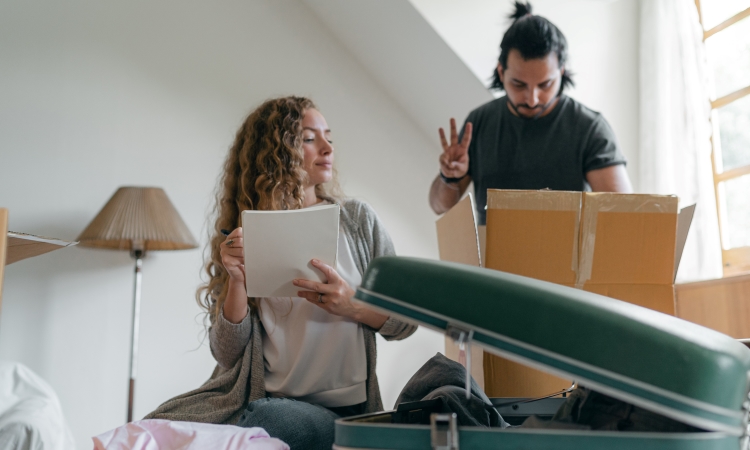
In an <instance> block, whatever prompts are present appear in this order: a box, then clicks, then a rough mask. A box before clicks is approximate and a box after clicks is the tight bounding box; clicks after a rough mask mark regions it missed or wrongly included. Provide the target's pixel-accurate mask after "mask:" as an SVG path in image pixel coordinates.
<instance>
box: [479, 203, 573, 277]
mask: <svg viewBox="0 0 750 450" xmlns="http://www.w3.org/2000/svg"><path fill="white" fill-rule="evenodd" d="M493 193H494V194H493ZM581 197H582V193H581V192H569V191H550V190H541V191H514V190H501V189H488V190H487V209H512V210H520V211H577V212H579V213H580V211H581ZM580 227H581V216H580V214H579V215H578V217H577V218H576V224H575V231H574V236H573V252H572V253H573V258H571V263H570V267H571V269H572V270H573V272H574V273H575V275H576V279H578V266H579V263H578V259H579V258H578V248H579V247H580V246H579V241H578V239H579V235H580V232H579V231H580Z"/></svg>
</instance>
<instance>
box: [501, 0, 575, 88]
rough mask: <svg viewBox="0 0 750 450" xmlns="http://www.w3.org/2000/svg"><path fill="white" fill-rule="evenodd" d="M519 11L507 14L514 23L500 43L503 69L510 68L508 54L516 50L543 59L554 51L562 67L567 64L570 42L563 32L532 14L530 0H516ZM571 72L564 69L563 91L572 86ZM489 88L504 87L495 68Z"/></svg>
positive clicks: (561, 86) (525, 56)
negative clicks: (524, 1)
mask: <svg viewBox="0 0 750 450" xmlns="http://www.w3.org/2000/svg"><path fill="white" fill-rule="evenodd" d="M515 7H516V10H515V12H514V13H513V14H511V15H510V16H508V18H509V19H511V20H513V24H512V25H511V26H510V28H508V31H506V32H505V35H504V36H503V40H502V41H501V42H500V57H499V58H498V61H499V62H500V64H501V65H502V66H503V69H507V68H508V53H510V51H511V50H512V49H516V50H518V51H519V52H520V53H521V56H522V57H523V58H524V59H535V58H544V57H545V56H547V55H549V54H550V53H551V52H554V53H555V54H556V55H557V61H558V63H559V64H560V67H564V66H565V63H566V62H567V59H568V41H567V40H565V36H563V34H562V32H561V31H560V30H559V29H558V28H557V27H556V26H555V25H554V24H553V23H552V22H550V21H549V20H547V19H545V18H544V17H540V16H533V15H531V4H530V3H529V2H526V3H523V2H518V1H517V2H515ZM571 75H572V74H571V72H570V71H569V70H567V68H566V69H565V72H564V73H563V75H562V83H561V84H560V93H562V91H563V90H564V89H565V88H566V87H568V86H573V84H574V83H573V79H572V78H571ZM490 89H501V90H504V89H505V87H504V86H503V82H502V81H500V75H498V73H497V69H495V73H494V76H493V77H492V84H490Z"/></svg>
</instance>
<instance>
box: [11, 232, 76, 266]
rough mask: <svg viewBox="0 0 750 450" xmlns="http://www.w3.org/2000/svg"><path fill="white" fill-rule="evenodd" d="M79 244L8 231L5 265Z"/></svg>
mask: <svg viewBox="0 0 750 450" xmlns="http://www.w3.org/2000/svg"><path fill="white" fill-rule="evenodd" d="M77 243H78V242H70V241H64V240H62V239H55V238H47V237H42V236H34V235H33V234H26V233H17V232H14V231H8V253H7V256H6V261H5V264H6V265H7V264H13V263H14V262H18V261H21V260H23V259H26V258H31V257H32V256H37V255H42V254H44V253H48V252H51V251H53V250H57V249H60V248H65V247H69V246H71V245H76V244H77Z"/></svg>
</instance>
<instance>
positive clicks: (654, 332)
mask: <svg viewBox="0 0 750 450" xmlns="http://www.w3.org/2000/svg"><path fill="white" fill-rule="evenodd" d="M356 298H358V299H359V300H362V301H364V302H366V303H368V304H370V305H372V306H374V307H376V308H378V309H381V310H387V311H388V312H389V314H396V315H398V316H401V317H403V318H405V319H406V320H408V321H410V322H415V323H419V324H420V325H425V326H427V327H430V328H434V329H437V330H439V331H443V332H445V331H446V330H447V329H448V328H449V327H456V328H458V329H462V330H466V331H467V332H471V333H472V335H473V336H472V339H473V341H472V342H474V343H478V344H480V345H481V346H482V347H483V348H485V349H486V350H488V351H490V352H492V353H495V354H498V355H501V356H503V357H506V358H509V359H512V360H515V361H517V362H521V363H523V364H526V365H528V366H532V367H535V368H538V369H541V370H544V371H547V372H550V373H553V374H556V375H560V376H565V377H570V378H571V379H575V380H576V381H577V382H579V383H581V384H583V385H585V386H587V387H590V388H592V389H594V390H597V391H599V392H602V393H606V394H607V395H611V396H612V397H616V398H619V399H621V400H623V401H626V402H629V403H632V404H635V405H638V406H641V407H643V408H647V409H649V410H651V411H654V412H657V413H660V414H662V415H664V416H667V417H671V418H673V419H675V420H679V421H681V422H684V423H687V424H690V425H693V426H696V427H699V428H702V429H704V430H710V431H723V432H726V433H730V434H732V435H737V436H743V435H746V434H747V430H748V414H749V413H748V410H750V402H749V401H748V389H750V378H749V377H750V350H749V349H748V348H747V347H745V346H744V345H743V344H741V343H739V342H737V341H735V340H734V339H732V338H730V337H729V336H726V335H724V334H721V333H718V332H716V331H713V330H710V329H708V328H704V327H702V326H699V325H696V324H693V323H690V322H687V321H684V320H681V319H678V318H676V317H673V316H669V315H666V314H662V313H659V312H656V311H652V310H649V309H646V308H642V307H640V306H636V305H633V304H630V303H626V302H622V301H619V300H615V299H611V298H608V297H604V296H601V295H597V294H592V293H589V292H585V291H582V290H578V289H573V288H569V287H565V286H561V285H557V284H553V283H548V282H545V281H540V280H535V279H531V278H526V277H522V276H518V275H513V274H508V273H504V272H499V271H495V270H490V269H483V268H477V267H472V266H467V265H462V264H455V263H448V262H441V261H433V260H426V259H417V258H404V257H393V256H389V257H381V258H377V259H375V260H373V261H372V262H371V264H370V265H369V267H368V268H367V272H366V273H365V275H364V277H363V280H362V285H361V286H360V288H359V289H358V290H357V293H356Z"/></svg>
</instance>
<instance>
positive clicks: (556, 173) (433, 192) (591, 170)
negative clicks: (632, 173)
mask: <svg viewBox="0 0 750 450" xmlns="http://www.w3.org/2000/svg"><path fill="white" fill-rule="evenodd" d="M515 6H516V11H515V13H513V14H512V15H511V18H512V19H514V22H513V24H512V25H511V27H510V28H509V29H508V31H506V33H505V35H504V36H503V40H502V42H501V43H500V57H499V61H498V65H497V71H496V73H495V75H494V80H493V83H492V86H491V88H494V89H501V90H504V91H505V94H506V95H505V96H503V97H500V98H498V99H496V100H493V101H491V102H489V103H486V104H484V105H482V106H480V107H479V108H477V109H475V110H474V111H472V112H471V113H470V114H469V116H468V117H467V119H466V123H465V125H464V128H463V130H462V131H461V134H460V135H458V134H457V133H456V122H455V120H454V119H451V121H450V126H451V128H450V141H448V140H447V139H446V136H445V132H444V131H443V129H442V128H440V130H439V132H440V141H441V143H442V145H443V153H442V154H441V155H440V174H439V175H438V176H437V177H436V178H435V181H433V183H432V186H431V188H430V206H431V207H432V209H433V210H434V211H435V213H437V214H442V213H444V212H445V211H447V210H448V209H450V208H451V207H452V206H453V205H455V204H456V203H457V202H458V200H459V199H460V198H461V196H462V195H463V193H464V192H465V191H466V188H467V187H468V186H469V184H470V183H471V182H472V181H473V182H474V192H475V196H476V201H477V206H478V208H477V209H478V215H479V217H478V218H479V224H480V225H484V224H485V221H486V214H485V209H484V206H485V205H486V203H487V189H545V188H549V189H553V190H568V191H583V190H589V188H590V189H591V190H593V191H602V192H632V187H631V184H630V179H629V178H628V175H627V172H626V171H625V158H624V157H623V155H622V154H621V153H620V151H619V149H618V148H617V143H616V142H615V136H614V133H613V132H612V129H611V128H610V127H609V124H608V123H607V121H606V120H605V119H604V117H602V115H601V114H599V113H597V112H595V111H592V110H590V109H588V108H587V107H585V106H583V105H581V104H580V103H578V102H576V101H575V100H573V99H571V98H570V97H567V96H565V95H564V94H563V91H564V89H565V88H566V87H567V86H570V85H572V84H573V80H572V79H571V77H570V74H569V73H566V71H565V62H566V58H567V42H566V40H565V36H563V34H562V33H561V32H560V30H558V29H557V27H555V25H553V24H552V23H551V22H549V21H548V20H547V19H545V18H543V17H539V16H534V15H531V5H530V4H528V3H526V4H523V3H520V2H516V3H515Z"/></svg>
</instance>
